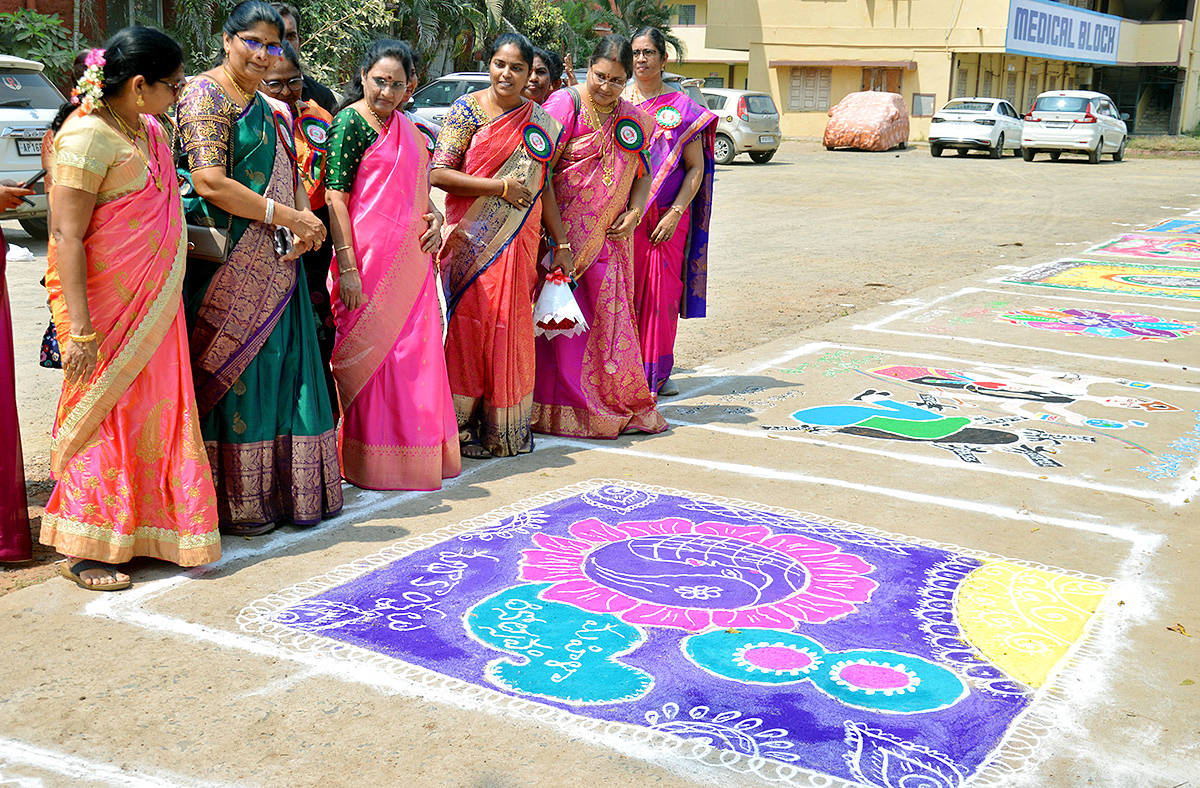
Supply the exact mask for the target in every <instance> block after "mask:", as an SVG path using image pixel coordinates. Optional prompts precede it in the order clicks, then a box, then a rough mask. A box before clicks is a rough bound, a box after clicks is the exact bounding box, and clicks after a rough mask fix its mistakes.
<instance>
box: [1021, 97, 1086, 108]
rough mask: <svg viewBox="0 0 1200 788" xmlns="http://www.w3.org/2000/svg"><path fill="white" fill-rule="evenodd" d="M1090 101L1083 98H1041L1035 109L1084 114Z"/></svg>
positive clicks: (1034, 106)
mask: <svg viewBox="0 0 1200 788" xmlns="http://www.w3.org/2000/svg"><path fill="white" fill-rule="evenodd" d="M1087 105H1088V100H1087V99H1086V98H1083V97H1082V96H1040V97H1038V100H1037V103H1036V104H1034V105H1033V108H1034V109H1040V110H1041V111H1042V112H1083V111H1084V110H1086V109H1087Z"/></svg>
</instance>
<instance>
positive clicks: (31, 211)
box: [0, 55, 66, 240]
mask: <svg viewBox="0 0 1200 788" xmlns="http://www.w3.org/2000/svg"><path fill="white" fill-rule="evenodd" d="M64 101H66V99H64V98H63V96H62V94H61V93H59V92H58V89H57V88H55V87H54V85H52V84H50V81H49V80H48V79H46V77H45V75H43V74H42V64H41V63H37V62H34V61H32V60H25V59H23V58H19V57H12V56H10V55H0V180H10V181H16V182H17V183H24V182H25V181H27V180H29V178H30V177H32V176H33V175H36V174H37V173H38V171H39V170H41V169H42V137H43V136H45V134H46V132H47V131H49V129H50V121H52V120H54V115H55V114H56V113H57V112H58V108H59V107H61V106H62V105H63V102H64ZM33 189H34V191H36V192H37V194H35V195H33V196H32V197H29V198H28V199H29V201H30V202H32V203H33V205H26V204H25V203H22V204H21V205H20V206H18V207H17V208H15V209H13V210H11V211H7V212H5V214H4V218H5V219H17V220H19V221H20V222H21V227H22V228H24V230H25V232H27V233H29V234H30V235H32V236H33V237H35V238H41V239H43V240H45V238H46V236H47V227H46V215H47V212H48V204H47V202H46V187H45V185H44V182H43V181H38V183H37V185H35V186H34V187H33Z"/></svg>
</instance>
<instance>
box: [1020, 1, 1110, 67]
mask: <svg viewBox="0 0 1200 788" xmlns="http://www.w3.org/2000/svg"><path fill="white" fill-rule="evenodd" d="M1120 36H1121V18H1120V17H1118V16H1110V15H1109V14H1098V13H1096V12H1095V11H1085V10H1084V9H1082V8H1074V7H1072V6H1069V5H1066V4H1065V3H1051V2H1047V1H1046V0H1009V5H1008V35H1007V37H1006V38H1005V41H1004V49H1005V51H1006V52H1012V53H1013V54H1016V55H1032V56H1033V57H1045V58H1049V59H1051V60H1068V61H1072V62H1078V63H1110V64H1115V63H1116V62H1117V42H1118V40H1119V39H1120Z"/></svg>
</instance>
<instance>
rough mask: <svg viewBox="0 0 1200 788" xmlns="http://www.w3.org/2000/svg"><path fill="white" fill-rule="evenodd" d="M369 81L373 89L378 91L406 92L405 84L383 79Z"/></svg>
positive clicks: (377, 78) (372, 78) (376, 78)
mask: <svg viewBox="0 0 1200 788" xmlns="http://www.w3.org/2000/svg"><path fill="white" fill-rule="evenodd" d="M371 81H372V82H374V83H375V87H376V88H378V89H379V90H387V89H388V88H391V89H392V90H408V83H407V82H392V81H391V80H388V79H384V78H383V77H371Z"/></svg>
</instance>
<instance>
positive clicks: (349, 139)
mask: <svg viewBox="0 0 1200 788" xmlns="http://www.w3.org/2000/svg"><path fill="white" fill-rule="evenodd" d="M378 137H379V132H377V131H375V129H373V128H371V124H370V123H367V119H366V118H364V117H363V116H362V115H360V114H358V110H355V109H351V108H350V107H347V108H346V109H344V110H342V111H341V112H339V113H338V115H337V117H336V118H334V119H333V125H332V126H330V127H329V163H328V165H327V166H326V169H325V188H326V189H333V190H334V191H339V192H343V193H345V194H349V193H350V192H351V191H352V190H353V189H354V176H356V175H357V174H358V165H359V164H361V163H362V160H363V155H364V154H366V152H367V148H369V147H371V146H372V145H374V144H375V140H376V139H378Z"/></svg>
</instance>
